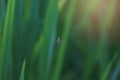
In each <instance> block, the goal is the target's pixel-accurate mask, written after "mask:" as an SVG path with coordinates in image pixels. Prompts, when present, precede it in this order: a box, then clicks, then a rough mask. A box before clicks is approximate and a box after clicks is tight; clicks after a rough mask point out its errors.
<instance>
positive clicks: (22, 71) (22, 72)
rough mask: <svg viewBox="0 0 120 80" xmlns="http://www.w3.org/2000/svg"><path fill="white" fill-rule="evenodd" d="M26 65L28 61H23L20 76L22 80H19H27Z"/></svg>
mask: <svg viewBox="0 0 120 80" xmlns="http://www.w3.org/2000/svg"><path fill="white" fill-rule="evenodd" d="M25 65H26V61H25V60H24V61H23V65H22V69H21V74H20V79H19V80H25V79H24V75H25Z"/></svg>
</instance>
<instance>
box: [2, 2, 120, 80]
mask: <svg viewBox="0 0 120 80" xmlns="http://www.w3.org/2000/svg"><path fill="white" fill-rule="evenodd" d="M78 2H80V5H82V6H83V3H86V4H87V6H85V7H84V8H83V9H84V10H83V11H82V12H81V13H82V16H81V15H80V16H78V18H80V21H78V22H79V24H78V28H77V30H76V32H75V33H79V32H80V31H82V29H83V28H84V27H85V26H88V28H87V30H88V34H89V35H91V33H90V32H89V31H90V30H91V31H92V29H91V28H90V26H92V25H90V21H89V16H90V14H91V13H92V12H93V11H94V9H95V7H96V6H97V5H98V4H99V1H97V0H92V1H91V2H90V3H87V2H85V1H82V0H81V1H78V0H70V1H69V0H0V80H78V79H79V80H96V79H97V80H109V79H110V80H117V79H118V80H119V79H120V77H119V74H120V73H119V71H117V70H120V69H119V68H120V67H119V65H120V62H119V59H118V58H119V50H118V49H116V50H117V51H114V53H111V54H113V56H112V58H110V55H111V54H110V53H109V51H108V50H107V47H108V46H107V39H108V34H107V33H108V29H109V26H110V25H111V23H112V20H113V17H114V16H113V15H114V14H115V13H114V12H115V9H116V7H115V6H116V4H117V0H110V4H109V5H108V10H107V11H106V12H107V14H108V15H106V17H105V18H104V20H100V22H99V26H100V39H99V41H98V43H97V44H96V46H95V47H93V46H92V45H85V44H84V42H82V38H83V37H80V38H78V36H77V38H76V37H75V36H73V34H72V30H75V29H74V28H73V27H74V26H76V25H77V24H75V21H74V15H75V13H76V12H75V10H76V4H78ZM66 7H67V8H66ZM59 23H60V24H59ZM59 27H60V28H59ZM58 29H60V30H58ZM73 32H74V31H73ZM57 39H59V40H57ZM71 39H72V41H71V42H70V40H71ZM89 39H91V36H89ZM76 43H77V44H76ZM73 44H74V45H73ZM90 44H91V43H90ZM118 44H119V43H118ZM69 47H71V48H70V49H72V50H69ZM118 47H119V46H118ZM72 51H73V52H72ZM77 51H78V52H77ZM116 52H117V53H116ZM76 55H78V56H76ZM116 55H117V56H116ZM66 56H67V57H66ZM79 56H80V57H79ZM81 57H82V59H83V60H81ZM67 61H68V62H70V64H67V63H66V62H67ZM80 62H82V63H80ZM66 66H68V67H67V68H68V69H69V68H70V70H69V71H68V69H66ZM81 66H83V68H81ZM96 66H97V67H96ZM79 73H82V74H79ZM96 77H97V78H96Z"/></svg>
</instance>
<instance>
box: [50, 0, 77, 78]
mask: <svg viewBox="0 0 120 80" xmlns="http://www.w3.org/2000/svg"><path fill="white" fill-rule="evenodd" d="M75 3H76V0H72V1H71V3H70V7H69V9H68V13H67V16H66V18H65V19H66V20H65V28H64V31H63V34H62V38H61V40H62V42H61V45H60V48H59V50H58V55H57V60H56V64H55V69H54V72H53V75H52V80H59V77H60V73H61V69H62V63H63V58H64V53H65V48H66V46H67V41H68V36H69V33H70V30H71V22H72V16H73V11H74V7H75Z"/></svg>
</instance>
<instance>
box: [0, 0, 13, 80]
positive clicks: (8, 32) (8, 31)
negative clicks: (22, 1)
mask: <svg viewBox="0 0 120 80" xmlns="http://www.w3.org/2000/svg"><path fill="white" fill-rule="evenodd" d="M14 10H15V0H9V1H8V5H7V13H6V19H5V25H4V31H3V38H2V39H3V40H2V41H3V42H2V53H1V54H4V55H3V56H2V60H4V62H3V63H4V65H5V67H4V68H6V70H7V69H9V68H10V67H11V66H10V64H11V58H12V55H11V44H12V30H13V22H14ZM3 58H4V59H3ZM0 66H2V67H3V64H0ZM7 71H8V70H7ZM9 71H10V69H9ZM5 73H6V72H4V74H5ZM11 75H12V74H11ZM7 76H8V73H7V74H5V77H4V78H5V79H6V78H9V77H7ZM0 78H1V77H0Z"/></svg>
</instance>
